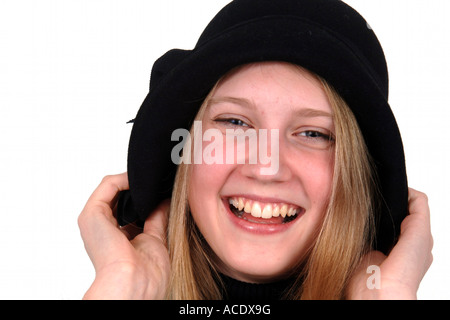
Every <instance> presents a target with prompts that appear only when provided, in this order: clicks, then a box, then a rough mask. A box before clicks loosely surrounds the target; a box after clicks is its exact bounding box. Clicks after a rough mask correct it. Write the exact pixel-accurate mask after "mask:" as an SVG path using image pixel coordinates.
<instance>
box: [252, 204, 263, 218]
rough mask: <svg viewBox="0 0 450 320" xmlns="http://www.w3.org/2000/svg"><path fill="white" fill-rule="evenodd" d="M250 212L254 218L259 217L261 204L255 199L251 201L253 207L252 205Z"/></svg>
mask: <svg viewBox="0 0 450 320" xmlns="http://www.w3.org/2000/svg"><path fill="white" fill-rule="evenodd" d="M251 214H252V216H254V217H255V218H261V205H260V204H259V203H258V202H256V201H255V202H253V207H252V212H251Z"/></svg>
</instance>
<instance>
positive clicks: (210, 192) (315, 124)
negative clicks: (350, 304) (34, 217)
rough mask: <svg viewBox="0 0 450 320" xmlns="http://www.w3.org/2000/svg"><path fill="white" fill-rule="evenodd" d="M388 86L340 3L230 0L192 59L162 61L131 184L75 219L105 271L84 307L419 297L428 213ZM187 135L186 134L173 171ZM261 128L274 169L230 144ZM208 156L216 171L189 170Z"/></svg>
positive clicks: (106, 193) (353, 16)
mask: <svg viewBox="0 0 450 320" xmlns="http://www.w3.org/2000/svg"><path fill="white" fill-rule="evenodd" d="M387 87H388V84H387V69H386V65H385V61H384V55H383V53H382V50H381V47H380V45H379V43H378V41H377V40H376V37H375V35H374V34H373V32H372V31H371V30H370V29H369V28H368V27H367V23H366V22H365V21H364V19H363V18H362V17H361V16H360V15H359V14H358V13H356V12H355V11H353V10H352V9H351V8H349V7H348V6H347V5H345V4H344V3H342V2H341V1H334V0H283V1H277V2H276V3H275V2H274V1H268V0H267V1H266V0H263V1H257V2H256V1H251V0H235V1H233V2H232V3H230V4H229V5H228V6H227V7H225V8H224V9H223V10H222V11H221V12H219V14H218V15H217V16H216V18H215V19H213V20H212V22H211V23H210V24H209V25H208V27H207V28H206V29H205V31H204V32H203V34H202V36H201V37H200V39H199V42H198V43H197V45H196V47H195V48H194V50H192V51H183V50H172V51H170V52H168V53H166V54H165V55H164V56H163V57H161V58H160V59H159V60H158V61H157V62H156V63H155V65H154V67H153V70H152V77H151V87H150V92H149V95H148V96H147V98H146V100H145V101H144V103H143V105H142V107H141V109H140V111H139V113H138V115H137V117H136V119H135V121H134V125H133V132H132V135H131V139H130V149H129V158H128V174H122V175H117V176H110V177H106V178H105V179H104V181H103V182H102V183H101V184H100V186H99V187H98V188H97V190H96V191H95V192H94V193H93V195H92V196H91V198H90V199H89V201H88V203H87V204H86V207H85V209H84V210H83V212H82V214H81V215H80V218H79V225H80V229H81V233H82V237H83V240H84V242H85V245H86V249H87V252H88V254H89V256H90V258H91V260H92V261H93V264H94V266H95V269H96V278H95V281H94V283H93V284H92V286H91V288H90V289H89V290H88V292H87V293H86V295H85V298H137V299H143V298H149V299H155V298H170V299H219V298H256V297H263V298H274V299H281V298H286V299H343V298H349V299H358V298H359V299H362V298H381V299H386V298H414V297H415V295H416V291H417V289H418V286H419V283H420V281H421V279H422V277H423V275H424V274H425V272H426V270H427V269H428V267H429V265H430V264H431V260H432V258H431V247H432V237H431V233H430V227H429V210H428V205H427V200H426V196H425V195H423V194H421V193H419V192H417V191H415V190H413V189H409V192H408V189H407V183H406V173H405V167H404V159H403V149H402V145H401V139H400V135H399V133H398V128H397V125H396V123H395V119H394V118H393V115H392V113H391V111H390V108H389V105H388V104H387ZM195 123H200V124H201V126H200V128H201V130H198V129H197V130H195V129H196V128H199V127H196V126H195V125H194V124H195ZM178 128H191V130H190V135H189V137H190V139H191V140H189V141H188V142H189V143H186V145H185V147H184V148H183V151H182V152H183V154H182V158H183V159H184V161H181V163H180V164H179V165H178V167H177V168H176V167H175V164H174V163H173V161H172V160H171V158H170V155H171V154H172V155H173V152H172V151H173V148H174V143H173V135H172V134H173V132H174V131H175V130H177V129H178ZM252 130H253V131H252ZM263 130H268V131H269V132H270V134H271V133H275V136H276V137H277V139H275V140H271V139H268V140H266V142H267V141H270V143H266V144H265V149H266V150H263V151H264V152H265V153H266V155H268V156H269V155H270V159H271V160H272V161H275V162H276V165H275V166H272V165H273V163H271V164H268V163H265V162H263V161H261V158H260V159H258V161H257V162H256V163H251V161H249V159H250V158H251V147H250V146H249V144H250V140H251V139H250V138H249V139H246V138H245V137H244V139H243V140H241V142H242V141H243V144H244V148H241V149H239V148H240V146H239V143H238V145H237V146H236V145H235V144H227V143H224V141H230V140H232V141H235V138H236V141H237V138H238V137H239V136H242V135H244V136H245V135H246V134H247V133H249V132H254V133H257V140H258V142H260V141H261V140H263V136H261V135H259V133H261V132H263ZM211 132H213V133H216V135H214V137H215V138H214V141H213V142H212V141H211V140H212V139H209V138H205V137H206V136H207V134H210V133H211ZM270 134H269V136H270ZM199 136H201V138H200V139H199V140H196V139H198V137H199ZM249 136H250V135H248V137H249ZM219 137H223V138H222V139H219ZM266 137H267V136H266ZM186 140H188V139H186ZM220 141H221V143H220ZM199 146H200V148H199V150H200V155H203V156H205V155H207V154H209V155H213V156H214V157H215V159H216V160H222V161H207V160H206V159H201V160H202V161H195V158H196V154H195V153H196V152H198V150H197V151H196V150H195V147H197V148H198V147H199ZM257 149H259V150H258V151H261V149H264V144H258V145H257ZM211 150H213V151H211ZM191 151H193V153H191ZM207 151H209V153H208V152H207ZM230 154H231V155H232V156H231V157H230V156H229V155H230ZM259 154H261V153H259ZM218 155H220V156H218ZM239 157H242V158H243V159H241V160H244V161H239ZM220 158H221V159H220ZM188 160H190V161H188ZM226 160H229V161H226ZM269 166H270V167H271V168H273V167H275V168H276V170H272V171H270V172H269V174H267V172H266V173H264V172H265V171H264V170H263V169H267V168H268V167H269ZM175 172H176V177H174V175H175ZM128 182H129V183H128ZM172 186H173V188H172ZM128 189H130V190H129V191H124V190H128ZM408 194H409V196H408ZM168 197H171V200H170V201H164V200H163V199H165V198H168ZM118 198H119V201H118ZM157 204H159V206H157V207H156V205H157ZM155 207H156V209H155ZM152 211H153V212H152ZM150 212H151V214H149V213H150ZM407 213H409V215H408V216H406V214H407ZM405 216H406V217H405ZM116 217H117V220H116ZM117 221H118V222H119V224H120V225H122V226H123V227H118V226H119V224H118V222H117ZM401 221H403V222H402V224H401V228H400V222H401ZM129 222H137V224H139V222H141V224H142V222H143V230H142V232H141V233H139V231H140V229H139V228H138V227H137V225H136V224H128V223H129ZM124 225H126V226H124ZM137 232H138V234H137V235H136V233H137ZM375 249H376V251H375ZM385 254H387V256H386V255H385ZM368 266H376V267H377V268H376V269H375V270H376V271H377V272H378V275H379V279H377V282H379V283H376V288H378V289H375V290H372V287H371V286H370V285H368V282H367V279H368V276H369V275H368V274H367V268H368Z"/></svg>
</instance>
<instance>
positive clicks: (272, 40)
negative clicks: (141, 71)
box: [118, 0, 408, 253]
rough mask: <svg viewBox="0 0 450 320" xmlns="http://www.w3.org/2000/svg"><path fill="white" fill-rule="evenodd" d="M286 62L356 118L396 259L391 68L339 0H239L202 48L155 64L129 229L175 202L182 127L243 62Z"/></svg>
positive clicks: (132, 178) (142, 113)
mask: <svg viewBox="0 0 450 320" xmlns="http://www.w3.org/2000/svg"><path fill="white" fill-rule="evenodd" d="M260 61H285V62H290V63H294V64H297V65H300V66H302V67H304V68H306V69H308V70H310V71H311V72H314V73H316V74H318V75H319V76H321V77H322V78H324V79H325V80H326V81H327V82H328V83H330V84H331V85H332V86H333V87H334V88H335V89H336V90H337V92H338V93H339V94H340V95H341V97H342V98H343V99H344V100H345V101H346V102H347V104H348V105H349V106H350V108H351V110H352V111H353V113H354V115H355V117H356V119H357V121H358V124H359V126H360V128H361V131H362V133H363V136H364V139H365V142H366V144H367V146H368V149H369V152H370V154H371V157H372V158H373V161H374V164H375V166H376V174H377V176H378V179H379V189H380V193H381V195H382V197H383V199H382V200H383V201H382V208H381V211H380V212H381V214H380V215H379V216H378V217H377V218H376V219H377V221H376V223H377V237H376V247H377V249H379V250H381V251H383V252H385V253H387V252H388V250H389V249H390V248H391V247H392V245H393V244H394V243H395V241H396V237H397V236H398V234H399V228H400V223H401V221H402V220H403V218H404V217H405V216H406V214H407V205H408V188H407V179H406V169H405V159H404V152H403V146H402V141H401V137H400V133H399V130H398V127H397V124H396V121H395V118H394V116H393V114H392V111H391V109H390V107H389V104H388V102H387V101H388V71H387V66H386V61H385V57H384V53H383V50H382V48H381V46H380V43H379V42H378V40H377V38H376V36H375V34H374V33H373V31H372V29H371V28H370V26H369V24H368V23H367V22H366V21H365V20H364V18H362V17H361V16H360V15H359V14H358V13H357V12H356V11H355V10H353V9H352V8H351V7H349V6H348V5H346V4H345V3H344V2H342V1H339V0H277V1H273V0H234V1H232V2H231V3H230V4H228V5H227V6H226V7H225V8H223V9H222V10H221V11H220V12H219V13H218V14H217V15H216V16H215V17H214V19H213V20H212V21H211V22H210V23H209V25H208V26H207V27H206V29H205V30H204V31H203V33H202V35H201V36H200V38H199V40H198V42H197V44H196V46H195V48H194V49H193V50H180V49H174V50H171V51H169V52H167V53H166V54H164V55H163V56H162V57H161V58H159V59H158V60H157V61H156V62H155V63H154V65H153V68H152V72H151V78H150V90H149V93H148V95H147V97H146V99H145V100H144V102H143V104H142V106H141V108H140V109H139V112H138V114H137V116H136V118H135V119H134V124H133V129H132V133H131V138H130V143H129V150H128V178H129V183H130V190H129V191H127V192H124V193H122V194H121V197H120V201H119V208H118V220H119V223H120V224H122V225H123V224H126V223H128V222H134V221H136V220H137V221H144V220H145V218H146V217H147V216H148V214H149V213H150V212H151V211H152V210H153V209H154V208H155V207H156V206H157V205H158V204H159V203H160V201H161V200H163V199H165V198H169V197H170V195H171V192H172V187H173V182H174V177H175V173H176V169H177V168H176V165H175V164H174V163H173V162H172V159H171V151H172V148H173V147H174V146H175V145H176V144H178V141H175V142H172V141H171V135H172V132H173V131H174V130H175V129H178V128H185V129H188V130H189V128H190V126H191V125H192V123H193V120H194V118H195V115H196V113H197V111H198V110H199V108H200V106H201V104H202V102H203V101H204V99H205V97H206V96H207V94H208V92H209V91H210V90H211V89H212V87H213V86H214V84H215V83H216V82H217V81H218V80H219V79H220V78H221V77H222V76H223V75H224V74H226V73H227V72H228V71H230V70H231V69H233V68H234V67H237V66H239V65H243V64H247V63H251V62H260Z"/></svg>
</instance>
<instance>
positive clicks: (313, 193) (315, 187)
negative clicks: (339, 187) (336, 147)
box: [296, 151, 334, 211]
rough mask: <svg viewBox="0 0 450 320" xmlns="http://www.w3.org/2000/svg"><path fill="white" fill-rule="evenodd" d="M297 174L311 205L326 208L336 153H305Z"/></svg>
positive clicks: (331, 184)
mask: <svg viewBox="0 0 450 320" xmlns="http://www.w3.org/2000/svg"><path fill="white" fill-rule="evenodd" d="M296 168H297V175H298V176H299V177H301V181H302V184H303V187H304V190H305V192H306V193H307V195H308V198H309V200H310V202H311V203H310V204H311V207H314V208H317V209H318V210H321V211H323V210H325V208H326V206H327V204H328V201H329V198H330V195H331V191H332V186H333V175H334V153H333V152H331V151H330V152H321V153H318V154H305V153H304V154H303V156H302V161H301V162H300V165H297V166H296Z"/></svg>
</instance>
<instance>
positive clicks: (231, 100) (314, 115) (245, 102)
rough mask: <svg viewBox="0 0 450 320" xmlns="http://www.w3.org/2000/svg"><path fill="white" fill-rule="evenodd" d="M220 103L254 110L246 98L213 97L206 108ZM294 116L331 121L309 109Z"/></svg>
mask: <svg viewBox="0 0 450 320" xmlns="http://www.w3.org/2000/svg"><path fill="white" fill-rule="evenodd" d="M220 103H233V104H236V105H239V106H243V107H246V108H252V107H253V108H255V106H254V104H253V102H252V101H250V100H248V99H246V98H238V97H213V98H210V99H209V101H208V106H211V105H214V104H220ZM294 115H295V116H297V117H303V118H317V117H327V118H331V119H333V118H334V116H333V114H331V113H329V112H327V111H323V110H319V109H314V108H310V107H306V108H302V109H300V110H296V111H295V112H294Z"/></svg>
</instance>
